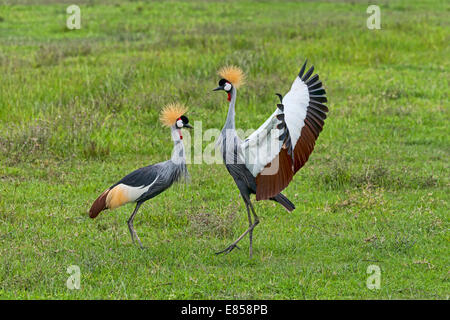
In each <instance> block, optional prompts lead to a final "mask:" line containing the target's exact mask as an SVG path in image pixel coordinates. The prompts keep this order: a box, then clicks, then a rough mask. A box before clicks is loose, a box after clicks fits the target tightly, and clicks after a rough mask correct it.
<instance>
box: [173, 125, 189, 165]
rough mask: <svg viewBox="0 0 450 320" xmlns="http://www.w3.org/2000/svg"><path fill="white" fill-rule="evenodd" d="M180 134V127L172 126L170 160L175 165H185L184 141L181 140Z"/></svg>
mask: <svg viewBox="0 0 450 320" xmlns="http://www.w3.org/2000/svg"><path fill="white" fill-rule="evenodd" d="M180 135H181V133H180V129H177V128H175V127H172V140H173V151H172V158H171V159H170V160H172V162H173V163H175V164H177V165H185V164H186V154H185V152H184V143H183V140H181V138H180Z"/></svg>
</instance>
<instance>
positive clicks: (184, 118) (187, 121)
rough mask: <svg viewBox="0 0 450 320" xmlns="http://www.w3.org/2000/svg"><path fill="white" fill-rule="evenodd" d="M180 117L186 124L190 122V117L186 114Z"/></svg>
mask: <svg viewBox="0 0 450 320" xmlns="http://www.w3.org/2000/svg"><path fill="white" fill-rule="evenodd" d="M180 119H181V121H183V123H184V124H186V123H189V119H188V118H187V117H186V116H181V117H180Z"/></svg>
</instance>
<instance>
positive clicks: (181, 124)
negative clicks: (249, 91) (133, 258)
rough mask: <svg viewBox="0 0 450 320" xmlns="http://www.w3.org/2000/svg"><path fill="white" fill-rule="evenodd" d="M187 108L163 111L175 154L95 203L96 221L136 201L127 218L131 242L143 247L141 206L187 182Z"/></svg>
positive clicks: (92, 212)
mask: <svg viewBox="0 0 450 320" xmlns="http://www.w3.org/2000/svg"><path fill="white" fill-rule="evenodd" d="M186 111H187V109H186V108H185V107H184V106H182V105H180V104H169V105H167V106H166V107H165V108H164V109H163V110H162V112H161V117H160V120H161V122H162V123H163V124H164V125H165V126H167V127H170V129H171V131H172V139H173V144H174V147H173V152H172V158H171V159H170V160H167V161H164V162H160V163H157V164H154V165H149V166H146V167H143V168H140V169H137V170H135V171H133V172H131V173H130V174H128V175H127V176H125V177H124V178H123V179H121V180H120V181H118V182H117V183H115V184H113V185H112V186H111V187H109V188H108V189H106V190H105V191H104V192H103V193H102V194H101V195H100V196H99V197H98V198H97V200H95V201H94V203H93V204H92V207H91V209H90V210H89V216H90V217H91V218H95V217H97V216H98V214H99V213H100V212H101V211H103V210H106V209H115V208H118V207H120V206H122V205H124V204H127V203H130V202H135V203H136V207H135V209H134V211H133V213H132V214H131V216H130V218H129V219H128V229H129V230H130V234H131V239H132V241H133V242H134V241H135V240H137V242H138V243H139V245H140V246H141V248H143V246H142V243H141V240H140V239H139V237H138V235H137V233H136V231H135V230H134V227H133V220H134V217H135V216H136V214H137V212H138V210H139V208H140V206H141V205H142V204H143V203H144V202H145V201H147V200H149V199H151V198H153V197H156V196H157V195H158V194H160V193H161V192H163V191H164V190H166V189H167V188H169V187H170V186H171V185H172V184H173V183H174V182H177V181H179V180H182V179H184V180H186V178H187V177H188V171H187V168H186V158H185V152H184V144H183V141H182V139H183V135H182V133H181V129H182V128H192V126H191V125H190V124H189V120H188V118H187V117H186V116H185V115H184V114H185V113H186Z"/></svg>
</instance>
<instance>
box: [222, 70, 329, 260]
mask: <svg viewBox="0 0 450 320" xmlns="http://www.w3.org/2000/svg"><path fill="white" fill-rule="evenodd" d="M306 63H307V61H305V63H304V64H303V66H302V68H301V70H300V72H299V74H298V76H297V77H296V78H295V80H294V82H293V84H292V86H291V89H290V90H289V92H288V93H287V94H286V95H285V96H284V97H283V96H281V95H280V94H277V96H278V97H279V99H280V103H279V104H277V108H276V110H275V111H274V112H273V114H272V115H271V116H270V117H269V118H268V119H267V120H266V121H265V122H264V123H263V124H262V125H261V126H260V127H259V128H258V129H257V130H256V131H255V132H253V133H252V134H251V135H250V136H249V137H248V138H247V139H245V140H244V141H242V140H241V139H240V138H239V137H238V135H237V133H236V127H235V104H236V95H237V89H238V88H239V87H240V86H241V85H242V84H243V83H244V82H245V75H244V73H243V71H242V70H241V69H240V68H238V67H235V66H226V67H223V68H222V69H221V70H220V71H219V75H220V76H221V79H220V81H219V86H218V87H217V88H215V89H214V91H219V90H223V91H225V92H226V93H227V95H228V101H229V108H228V114H227V119H226V121H225V125H224V127H223V129H222V132H221V134H220V137H219V140H218V145H219V146H220V147H221V150H222V156H223V160H224V162H225V166H226V168H227V170H228V172H229V173H230V175H231V176H232V177H233V179H234V181H235V183H236V185H237V187H238V189H239V191H240V194H241V196H242V198H243V200H244V203H245V206H246V209H247V215H248V222H249V227H248V229H247V230H246V231H245V232H244V233H243V234H242V235H241V236H240V237H239V238H237V239H236V241H234V242H233V243H232V244H231V245H230V246H228V247H227V248H225V249H224V250H222V251H220V252H217V254H221V253H229V252H231V251H232V250H233V249H234V248H236V247H237V243H238V242H239V241H240V240H241V239H242V238H244V237H245V236H246V235H247V233H248V234H249V239H250V248H249V254H250V257H252V254H253V245H252V242H253V229H254V228H255V227H256V225H257V224H258V223H259V218H258V216H257V215H256V212H255V209H254V207H253V204H252V202H251V200H250V195H251V194H255V195H256V200H257V201H258V200H273V201H275V202H278V203H280V204H281V205H282V206H284V207H285V208H286V210H288V211H289V212H290V211H293V210H294V209H295V206H294V204H293V203H292V202H291V201H289V199H288V198H286V197H285V196H284V195H283V194H282V193H281V191H282V190H283V189H284V188H286V187H287V186H288V185H289V183H290V182H291V181H292V178H293V176H294V175H295V173H297V171H298V170H300V168H302V167H303V166H304V165H305V163H306V162H307V161H308V158H309V156H310V154H311V153H312V151H313V149H314V145H315V142H316V140H317V138H318V137H319V133H320V132H321V131H322V128H323V126H324V120H325V119H326V117H327V115H326V114H327V112H328V107H327V106H326V105H325V104H324V103H326V102H327V97H326V92H325V89H324V88H323V86H322V82H321V81H320V80H319V75H317V74H315V75H313V72H314V66H312V67H311V68H310V69H309V70H308V71H306V72H305V70H306ZM250 211H251V214H250ZM252 215H253V219H254V220H253V221H252Z"/></svg>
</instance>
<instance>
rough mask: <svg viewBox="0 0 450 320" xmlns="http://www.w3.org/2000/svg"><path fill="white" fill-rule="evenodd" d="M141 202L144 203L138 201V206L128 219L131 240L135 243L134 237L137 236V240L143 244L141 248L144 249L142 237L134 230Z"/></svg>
mask: <svg viewBox="0 0 450 320" xmlns="http://www.w3.org/2000/svg"><path fill="white" fill-rule="evenodd" d="M141 204H142V202H138V203H137V204H136V208H134V211H133V213H132V214H131V216H130V218H129V219H128V229H129V230H130V234H131V240H133V243H134V239H135V238H136V240H137V242H138V243H139V245H140V246H141V248H142V249H144V247H143V246H142V242H141V239H139V236H138V235H137V233H136V231H135V230H134V226H133V220H134V216H135V215H136V213H137V212H138V210H139V207H140V206H141Z"/></svg>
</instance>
